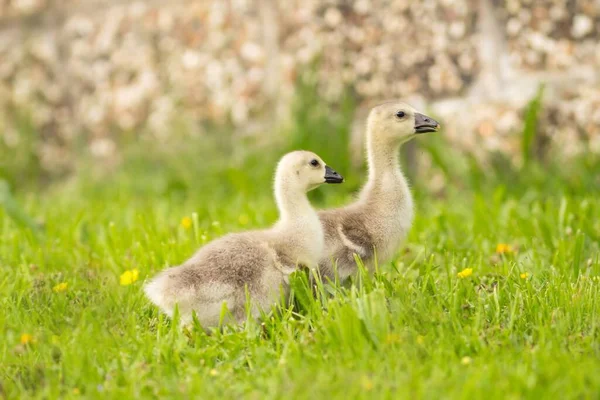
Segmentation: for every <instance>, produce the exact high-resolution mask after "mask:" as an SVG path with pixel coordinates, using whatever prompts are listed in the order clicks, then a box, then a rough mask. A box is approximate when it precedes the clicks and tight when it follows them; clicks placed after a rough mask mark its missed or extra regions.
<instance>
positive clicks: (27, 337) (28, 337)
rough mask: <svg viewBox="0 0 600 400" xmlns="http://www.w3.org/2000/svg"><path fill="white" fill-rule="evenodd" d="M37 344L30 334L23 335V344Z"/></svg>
mask: <svg viewBox="0 0 600 400" xmlns="http://www.w3.org/2000/svg"><path fill="white" fill-rule="evenodd" d="M32 343H35V338H34V337H33V335H30V334H29V333H24V334H22V335H21V344H32Z"/></svg>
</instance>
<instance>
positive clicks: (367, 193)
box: [319, 102, 439, 281]
mask: <svg viewBox="0 0 600 400" xmlns="http://www.w3.org/2000/svg"><path fill="white" fill-rule="evenodd" d="M438 129H439V124H438V123H437V121H435V120H434V119H433V118H430V117H427V116H425V115H423V114H420V113H418V112H417V111H416V110H415V109H413V108H412V107H411V106H409V105H408V104H405V103H401V102H388V103H384V104H381V105H379V106H377V107H375V108H373V109H372V110H371V112H370V114H369V117H368V120H367V133H366V136H367V137H366V143H367V161H368V166H369V179H368V181H367V184H366V185H365V186H364V188H363V189H362V191H361V192H360V195H359V198H358V200H357V201H356V202H355V203H353V204H350V205H348V206H345V207H342V208H338V209H333V210H324V211H321V212H319V218H320V219H321V222H322V223H323V229H324V231H325V250H324V255H323V256H322V258H321V260H320V262H319V271H320V273H321V274H322V275H323V276H327V277H330V278H333V277H335V270H336V269H337V276H338V277H339V279H340V280H342V281H343V280H345V279H346V278H348V277H349V276H350V275H353V274H354V273H355V272H356V271H357V269H358V268H357V265H356V261H355V258H354V254H357V255H358V256H360V258H361V259H362V260H363V262H364V263H365V266H367V267H368V268H369V267H372V266H373V263H374V261H375V259H376V260H377V261H378V262H382V263H384V262H387V261H389V260H390V259H391V258H392V257H393V255H394V253H395V252H396V250H397V249H398V245H399V244H400V243H401V241H402V240H403V239H404V238H405V237H406V235H407V233H408V231H409V229H410V226H411V224H412V220H413V200H412V197H411V193H410V189H409V187H408V183H407V182H406V179H405V178H404V175H403V174H402V171H401V170H400V163H399V161H398V150H399V148H400V146H401V145H402V144H404V143H406V142H408V141H409V140H410V139H412V138H413V137H415V135H417V134H420V133H425V132H434V131H437V130H438Z"/></svg>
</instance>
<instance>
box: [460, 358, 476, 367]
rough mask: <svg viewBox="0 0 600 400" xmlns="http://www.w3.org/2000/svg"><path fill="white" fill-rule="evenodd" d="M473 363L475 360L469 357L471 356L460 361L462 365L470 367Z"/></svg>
mask: <svg viewBox="0 0 600 400" xmlns="http://www.w3.org/2000/svg"><path fill="white" fill-rule="evenodd" d="M472 362H473V359H472V358H471V357H469V356H465V357H463V358H461V359H460V363H461V364H462V365H469V364H471V363H472Z"/></svg>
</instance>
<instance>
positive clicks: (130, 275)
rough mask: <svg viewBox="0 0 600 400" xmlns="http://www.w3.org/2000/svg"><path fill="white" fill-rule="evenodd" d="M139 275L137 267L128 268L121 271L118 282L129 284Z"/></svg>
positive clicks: (124, 284) (122, 284) (123, 284)
mask: <svg viewBox="0 0 600 400" xmlns="http://www.w3.org/2000/svg"><path fill="white" fill-rule="evenodd" d="M139 276H140V271H138V270H137V269H130V270H127V271H125V272H123V273H122V274H121V276H120V278H119V282H120V283H121V286H127V285H131V284H132V283H133V282H135V281H137V280H138V278H139Z"/></svg>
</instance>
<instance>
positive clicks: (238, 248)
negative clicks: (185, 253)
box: [145, 151, 342, 328]
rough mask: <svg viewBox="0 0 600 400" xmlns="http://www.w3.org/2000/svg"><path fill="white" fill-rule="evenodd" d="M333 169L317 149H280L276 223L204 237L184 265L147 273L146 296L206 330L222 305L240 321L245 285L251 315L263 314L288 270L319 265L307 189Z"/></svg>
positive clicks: (319, 237) (318, 232) (317, 228)
mask: <svg viewBox="0 0 600 400" xmlns="http://www.w3.org/2000/svg"><path fill="white" fill-rule="evenodd" d="M315 163H316V165H315ZM331 173H333V174H336V175H335V176H334V177H333V178H331V177H329V178H331V179H333V181H335V182H336V183H337V181H341V179H342V178H341V177H340V176H339V175H337V173H335V172H334V171H332V170H331V169H330V168H328V167H326V166H325V163H324V162H323V160H321V159H320V158H319V157H318V156H317V155H316V154H314V153H311V152H307V151H296V152H292V153H289V154H287V155H285V156H284V157H283V158H282V159H281V161H280V162H279V164H278V167H277V171H276V175H275V197H276V202H277V206H278V209H279V213H280V218H279V220H278V221H277V223H276V224H275V225H274V226H273V227H271V228H270V229H266V230H261V231H249V232H243V233H233V234H228V235H226V236H224V237H222V238H220V239H217V240H214V241H212V242H210V243H208V244H207V245H206V246H204V247H202V248H201V249H200V250H198V252H197V253H196V254H194V255H193V256H192V257H191V258H190V259H189V260H187V261H186V262H185V263H183V264H182V265H180V266H177V267H173V268H169V269H166V270H165V271H163V272H161V273H159V274H158V275H157V276H156V277H155V278H154V279H152V280H151V281H150V282H149V283H148V284H147V285H146V286H145V292H146V295H147V296H148V298H150V300H151V301H152V302H153V303H154V304H156V305H157V306H158V307H160V309H161V310H162V311H163V312H165V313H166V314H167V315H169V316H172V315H173V312H174V309H175V305H176V304H177V305H178V308H179V312H180V315H181V322H182V324H187V323H189V322H190V321H191V318H192V312H195V313H196V315H197V317H198V319H199V321H200V323H201V324H202V326H203V327H204V328H210V327H215V326H217V325H218V324H219V322H220V318H221V315H222V310H223V305H226V306H227V309H228V310H229V313H228V314H227V315H231V316H232V317H233V319H234V320H235V321H236V322H238V323H241V322H243V321H244V320H245V318H246V290H247V292H248V294H249V297H250V300H251V302H250V304H249V307H250V309H251V313H252V316H253V317H258V316H259V315H260V312H261V310H263V311H265V312H268V311H269V310H270V309H271V307H272V306H273V305H275V304H276V303H278V301H279V300H280V299H281V295H283V296H284V297H287V295H288V278H289V275H290V274H291V273H292V272H294V271H296V269H297V268H298V267H299V266H307V267H316V265H317V261H318V258H319V256H320V254H321V253H322V249H323V229H322V227H321V224H320V222H319V219H318V216H317V214H316V212H315V211H314V209H313V208H312V206H311V205H310V203H309V201H308V198H307V196H306V193H307V192H308V191H309V190H312V189H314V188H316V187H318V186H319V185H321V184H322V183H325V181H326V177H327V176H329V175H331ZM328 174H329V175H328ZM329 178H328V179H329ZM328 182H329V180H328ZM332 183H333V182H332ZM229 321H230V320H229V319H228V320H226V321H225V322H229Z"/></svg>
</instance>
